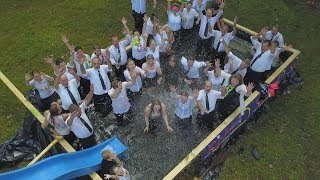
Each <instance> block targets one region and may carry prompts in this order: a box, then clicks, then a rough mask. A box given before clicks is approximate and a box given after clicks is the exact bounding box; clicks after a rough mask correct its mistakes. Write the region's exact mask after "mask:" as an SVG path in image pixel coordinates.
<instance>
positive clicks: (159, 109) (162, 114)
mask: <svg viewBox="0 0 320 180" xmlns="http://www.w3.org/2000/svg"><path fill="white" fill-rule="evenodd" d="M160 119H162V120H163V121H164V124H165V126H166V128H167V130H168V132H172V131H173V129H172V128H171V127H170V126H169V122H168V113H167V108H166V106H165V105H164V104H163V103H162V102H160V101H159V100H158V99H154V100H153V101H152V102H151V103H150V104H149V105H148V106H147V107H146V108H145V109H144V120H145V122H146V127H145V128H144V132H149V131H150V130H154V129H155V128H156V127H157V126H158V123H159V121H161V120H160Z"/></svg>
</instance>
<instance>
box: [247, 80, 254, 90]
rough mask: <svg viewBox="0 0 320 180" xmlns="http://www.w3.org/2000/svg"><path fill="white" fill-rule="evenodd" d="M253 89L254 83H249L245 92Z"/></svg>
mask: <svg viewBox="0 0 320 180" xmlns="http://www.w3.org/2000/svg"><path fill="white" fill-rule="evenodd" d="M253 88H254V83H252V82H249V83H248V86H247V91H252V89H253Z"/></svg>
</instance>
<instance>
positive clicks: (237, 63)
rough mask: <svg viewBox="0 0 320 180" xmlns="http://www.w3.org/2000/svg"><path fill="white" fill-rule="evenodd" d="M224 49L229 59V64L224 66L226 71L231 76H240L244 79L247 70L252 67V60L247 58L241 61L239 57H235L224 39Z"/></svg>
mask: <svg viewBox="0 0 320 180" xmlns="http://www.w3.org/2000/svg"><path fill="white" fill-rule="evenodd" d="M222 44H223V47H224V49H225V51H226V54H227V55H228V57H229V60H228V63H227V64H226V65H225V66H224V71H225V72H227V73H229V74H239V75H240V76H241V77H242V78H244V76H245V75H246V73H247V68H248V67H249V66H250V63H251V60H250V59H248V58H246V59H245V60H241V59H240V58H238V57H237V56H235V55H234V54H233V53H232V52H231V51H230V48H229V47H228V45H227V43H226V42H225V41H224V40H223V39H222Z"/></svg>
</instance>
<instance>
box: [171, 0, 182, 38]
mask: <svg viewBox="0 0 320 180" xmlns="http://www.w3.org/2000/svg"><path fill="white" fill-rule="evenodd" d="M181 9H182V8H181V7H180V6H179V5H178V4H176V3H175V4H173V5H172V6H171V1H168V4H167V15H168V26H169V28H170V29H171V31H172V32H173V34H174V37H175V38H176V40H177V41H179V40H180V29H181Z"/></svg>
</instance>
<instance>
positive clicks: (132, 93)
mask: <svg viewBox="0 0 320 180" xmlns="http://www.w3.org/2000/svg"><path fill="white" fill-rule="evenodd" d="M133 72H135V73H137V78H136V83H135V84H134V85H132V86H130V87H129V89H128V91H127V93H128V97H129V99H130V101H131V102H132V101H133V98H134V97H136V96H139V95H141V93H142V80H141V78H144V77H145V76H146V75H145V73H144V71H143V70H142V69H141V68H140V67H138V66H136V65H135V62H134V61H133V60H132V59H128V61H127V69H126V70H125V71H124V72H123V75H124V78H125V79H126V81H127V82H130V81H131V80H132V78H131V76H130V74H131V73H133Z"/></svg>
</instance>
